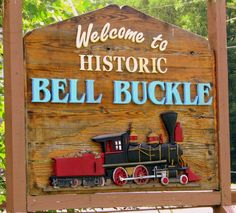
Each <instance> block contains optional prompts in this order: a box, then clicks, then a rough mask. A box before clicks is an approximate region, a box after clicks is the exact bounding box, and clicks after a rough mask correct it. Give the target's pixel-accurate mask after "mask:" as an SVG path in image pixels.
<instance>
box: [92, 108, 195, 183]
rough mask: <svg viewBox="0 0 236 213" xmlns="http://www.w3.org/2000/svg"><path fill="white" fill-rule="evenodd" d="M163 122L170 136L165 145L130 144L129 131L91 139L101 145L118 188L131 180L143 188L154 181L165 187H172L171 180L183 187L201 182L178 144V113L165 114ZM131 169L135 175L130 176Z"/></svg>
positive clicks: (108, 174)
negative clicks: (183, 157) (190, 167)
mask: <svg viewBox="0 0 236 213" xmlns="http://www.w3.org/2000/svg"><path fill="white" fill-rule="evenodd" d="M161 118H162V120H163V123H164V125H165V127H166V130H167V133H168V136H169V139H168V141H167V142H166V143H159V144H158V143H156V144H148V143H145V142H143V143H131V142H130V131H127V132H122V133H118V134H110V135H100V136H97V137H94V138H92V140H93V141H95V142H99V143H101V145H102V150H103V152H104V167H105V168H106V176H107V177H108V178H110V179H112V180H113V181H114V183H115V184H116V185H123V184H125V183H126V182H127V181H130V180H133V181H134V182H136V183H137V184H144V183H147V182H148V180H149V179H153V178H154V179H155V178H159V179H161V183H162V184H164V185H167V184H168V183H169V178H175V179H178V180H179V181H180V182H181V183H182V184H186V183H187V182H188V181H197V180H199V178H198V177H197V176H196V175H195V174H194V173H193V172H192V171H190V169H189V168H188V166H187V165H186V164H185V163H184V161H183V159H182V157H181V156H182V155H183V151H182V149H181V146H180V145H179V144H177V143H176V142H175V127H176V121H177V113H176V112H165V113H162V114H161ZM130 168H132V173H131V174H128V172H127V171H128V170H130ZM117 170H119V171H118V172H117ZM136 170H137V171H136Z"/></svg>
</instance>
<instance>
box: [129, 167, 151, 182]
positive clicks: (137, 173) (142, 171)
mask: <svg viewBox="0 0 236 213" xmlns="http://www.w3.org/2000/svg"><path fill="white" fill-rule="evenodd" d="M148 175H149V172H148V170H147V168H146V167H145V166H142V165H138V166H136V167H135V168H134V171H133V178H140V179H134V182H135V183H137V184H139V185H142V184H146V183H147V182H148V181H149V179H148V178H142V177H144V176H148Z"/></svg>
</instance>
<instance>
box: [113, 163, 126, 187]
mask: <svg viewBox="0 0 236 213" xmlns="http://www.w3.org/2000/svg"><path fill="white" fill-rule="evenodd" d="M127 177H128V173H127V171H126V170H125V169H124V168H123V167H117V168H116V169H115V170H114V172H113V181H114V183H115V184H116V185H117V186H123V185H125V184H126V183H127V180H122V179H121V178H127Z"/></svg>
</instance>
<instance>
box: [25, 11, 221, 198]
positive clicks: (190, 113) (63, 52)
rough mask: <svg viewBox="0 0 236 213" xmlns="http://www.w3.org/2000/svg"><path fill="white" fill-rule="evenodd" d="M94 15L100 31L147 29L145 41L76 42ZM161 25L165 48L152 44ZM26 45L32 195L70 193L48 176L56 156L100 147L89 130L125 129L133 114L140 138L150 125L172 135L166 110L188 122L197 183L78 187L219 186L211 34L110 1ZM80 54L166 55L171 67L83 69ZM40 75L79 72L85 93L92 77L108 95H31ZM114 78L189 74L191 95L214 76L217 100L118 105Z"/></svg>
mask: <svg viewBox="0 0 236 213" xmlns="http://www.w3.org/2000/svg"><path fill="white" fill-rule="evenodd" d="M90 22H92V23H94V29H96V30H98V31H101V27H102V26H103V25H104V24H105V23H106V22H110V23H111V26H112V27H122V26H125V27H126V28H131V29H132V30H138V31H142V32H144V36H145V41H144V42H143V43H141V44H134V43H131V42H130V41H124V40H117V39H115V40H107V41H106V42H105V43H102V42H98V43H90V44H89V46H88V47H87V48H81V49H76V46H75V38H76V30H77V25H78V24H81V25H83V29H87V26H88V24H89V23H90ZM160 33H162V34H163V37H164V38H165V39H167V40H168V41H169V45H168V48H167V50H166V51H164V52H163V53H160V52H158V51H157V50H154V49H151V48H150V43H151V41H152V37H154V36H156V35H158V34H160ZM24 46H25V55H24V57H25V58H24V59H25V72H26V79H25V97H26V112H25V113H26V124H27V129H26V138H27V140H26V144H27V147H28V157H27V159H28V162H27V168H28V169H27V175H28V180H29V186H28V193H29V194H30V195H43V194H50V193H52V194H53V193H54V194H55V193H70V192H71V191H70V190H69V191H68V190H67V191H65V190H59V191H56V192H55V191H54V190H50V188H48V186H49V177H50V176H51V175H52V174H53V171H52V160H51V159H52V158H54V157H61V156H68V155H73V154H74V153H77V152H80V151H81V150H93V151H97V152H100V151H101V148H100V147H99V145H98V144H95V143H93V142H91V138H92V137H94V136H96V135H99V134H105V133H115V132H120V131H125V130H127V128H128V126H129V123H131V122H132V123H133V126H134V128H135V129H136V132H137V134H138V137H139V141H145V140H146V136H147V134H148V132H149V131H150V129H152V130H153V131H155V132H157V133H158V134H163V136H164V140H165V141H166V140H167V134H166V131H165V129H164V126H163V123H162V122H161V119H160V116H159V115H160V113H161V112H164V111H167V110H174V111H176V112H178V121H180V122H181V125H182V127H183V130H184V142H183V143H182V146H183V150H184V155H183V158H184V160H185V161H186V162H187V163H188V164H189V165H190V167H191V168H192V169H193V170H194V171H195V172H196V173H197V174H198V175H199V176H201V177H202V180H201V181H200V182H199V183H198V184H196V185H194V186H192V185H190V186H188V187H185V186H184V187H183V186H181V185H179V184H174V185H172V186H171V185H170V186H169V187H168V188H165V187H163V186H161V185H160V184H157V185H155V187H153V184H149V185H147V186H137V185H134V186H131V187H130V186H127V187H123V188H119V187H116V186H114V185H111V186H109V187H107V188H94V189H93V188H91V189H78V190H77V191H76V192H78V193H94V192H107V191H125V190H128V191H142V190H144V191H147V190H185V189H187V190H189V189H197V190H200V189H210V190H218V189H219V186H218V164H217V149H218V145H217V130H216V126H217V122H216V94H215V93H216V91H215V77H214V76H215V66H214V63H215V61H214V54H213V51H212V50H211V49H210V47H209V43H208V41H207V40H205V39H204V38H202V37H200V36H197V35H194V34H192V33H190V32H187V31H184V30H182V29H180V28H178V27H176V26H173V25H169V24H167V23H165V22H162V21H158V20H156V19H154V18H152V17H149V16H146V15H144V14H142V13H140V12H137V11H136V10H134V9H131V8H129V7H124V8H122V9H120V8H118V7H108V8H104V9H100V10H97V11H95V12H92V13H88V14H85V15H82V16H79V17H74V18H72V19H69V20H66V21H63V22H59V23H57V24H53V25H49V26H47V27H43V28H40V29H36V30H34V31H32V32H30V33H28V34H27V35H26V36H25V38H24ZM79 54H93V55H100V56H101V57H102V56H105V55H111V56H115V55H116V56H125V57H129V56H134V57H146V58H152V57H160V56H165V57H166V58H167V61H168V62H167V63H168V64H167V68H168V71H167V73H166V74H160V73H157V74H147V73H129V72H127V70H124V71H123V72H122V73H119V72H115V70H116V66H115V67H114V69H113V70H112V71H110V72H105V71H99V72H95V71H81V70H80V62H79ZM93 63H95V62H93ZM37 77H38V78H39V77H44V78H66V79H70V78H71V79H80V82H81V84H79V89H80V91H81V93H82V92H84V91H85V85H84V83H83V82H84V80H85V79H94V80H95V88H96V94H99V93H103V101H102V103H101V104H52V103H44V104H41V103H31V99H32V93H31V90H32V88H31V78H37ZM114 80H127V81H129V80H136V81H147V82H151V81H155V80H160V81H180V82H184V81H188V82H192V83H193V87H192V97H194V96H195V95H196V89H195V88H194V85H196V84H197V83H199V82H209V83H211V84H212V85H213V90H212V92H211V95H212V96H214V99H213V100H214V103H213V105H212V106H160V105H158V106H157V105H154V104H152V103H151V102H150V101H148V102H147V103H146V104H144V105H141V106H138V105H135V104H132V103H130V104H128V105H115V104H112V101H113V83H112V82H113V81H114ZM180 90H181V89H180ZM181 93H182V90H181ZM141 97H142V95H140V98H141ZM157 97H160V94H159V95H157ZM47 189H49V190H47ZM73 193H75V191H74V190H73Z"/></svg>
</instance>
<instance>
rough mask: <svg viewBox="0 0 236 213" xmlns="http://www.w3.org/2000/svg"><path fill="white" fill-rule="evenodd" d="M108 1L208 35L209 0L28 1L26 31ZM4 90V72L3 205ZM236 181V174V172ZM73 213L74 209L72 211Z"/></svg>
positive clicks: (235, 13)
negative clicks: (207, 4)
mask: <svg viewBox="0 0 236 213" xmlns="http://www.w3.org/2000/svg"><path fill="white" fill-rule="evenodd" d="M108 4H118V5H129V6H132V7H134V8H136V9H138V10H140V11H142V12H144V13H146V14H148V15H151V16H153V17H156V18H159V19H162V20H164V21H166V22H169V23H172V24H175V25H177V26H180V27H182V28H184V29H186V30H189V31H192V32H194V33H197V34H199V35H202V36H204V37H206V38H207V9H206V0H24V8H23V19H24V20H23V27H24V33H26V32H28V31H30V30H32V29H34V28H37V27H41V26H44V25H48V24H51V23H55V22H58V21H61V20H65V19H68V18H71V17H73V16H75V15H81V14H83V13H86V12H88V11H92V10H95V9H98V8H101V7H104V6H106V5H108ZM0 5H1V7H0V28H1V31H0V71H1V70H2V69H3V67H2V66H3V65H2V60H3V45H2V19H3V18H2V14H3V9H2V8H3V0H0ZM235 25H236V0H227V33H228V36H227V40H228V64H229V98H230V129H231V134H230V139H231V159H232V162H231V164H232V170H233V171H236V145H235V142H234V140H235V138H236V131H235V130H236V62H235V58H236V57H235V56H236V40H235V36H236V26H235ZM234 46H235V47H234ZM4 170H5V149H4V91H3V74H2V71H1V74H0V204H1V203H3V202H4V201H5V198H6V197H5V177H4ZM232 182H236V174H232ZM71 212H73V210H72V211H71Z"/></svg>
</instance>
